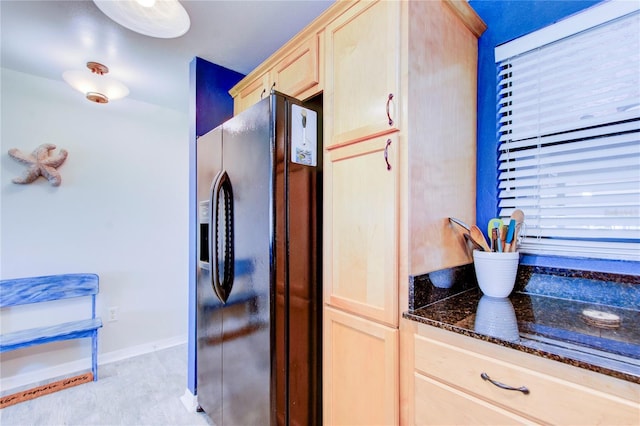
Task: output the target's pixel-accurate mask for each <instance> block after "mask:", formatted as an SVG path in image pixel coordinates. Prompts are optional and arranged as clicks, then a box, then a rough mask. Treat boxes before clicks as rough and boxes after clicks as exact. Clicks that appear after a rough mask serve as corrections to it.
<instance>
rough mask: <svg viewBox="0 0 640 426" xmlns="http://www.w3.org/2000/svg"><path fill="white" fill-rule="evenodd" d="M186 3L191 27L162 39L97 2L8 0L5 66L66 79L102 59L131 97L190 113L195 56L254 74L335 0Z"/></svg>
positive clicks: (2, 25)
mask: <svg viewBox="0 0 640 426" xmlns="http://www.w3.org/2000/svg"><path fill="white" fill-rule="evenodd" d="M181 3H182V5H183V6H184V7H185V9H186V10H187V12H188V13H189V16H190V18H191V28H190V29H189V31H188V32H187V33H186V34H185V35H183V36H181V37H178V38H175V39H157V38H152V37H147V36H144V35H141V34H138V33H135V32H133V31H131V30H128V29H126V28H124V27H122V26H120V25H119V24H117V23H115V22H114V21H112V20H111V19H109V18H108V17H107V16H106V15H104V14H103V13H102V12H101V11H100V9H98V7H97V6H96V5H95V4H94V3H93V1H91V0H76V1H62V0H42V1H24V0H0V39H1V51H0V52H1V58H0V59H1V62H0V65H1V66H2V67H3V68H7V69H11V70H15V71H19V72H23V73H28V74H32V75H35V76H39V77H44V78H47V79H52V80H57V81H63V80H62V73H63V72H64V71H66V70H71V69H84V68H85V64H86V62H88V61H97V62H101V63H104V64H105V65H107V66H108V67H109V69H110V73H109V75H110V76H111V77H113V78H116V79H118V80H120V81H122V82H123V83H124V84H125V85H127V86H128V87H129V89H130V91H131V92H130V95H129V97H130V98H131V99H135V100H139V101H143V102H148V103H152V104H156V105H160V106H163V107H167V108H172V109H177V110H180V111H184V112H186V111H188V107H189V104H188V103H189V63H190V62H191V60H192V59H193V58H194V57H196V56H198V57H200V58H203V59H206V60H207V61H210V62H213V63H215V64H218V65H221V66H224V67H226V68H229V69H232V70H234V71H238V72H240V73H243V74H247V73H249V72H250V71H251V70H252V69H254V68H255V67H256V66H257V65H259V64H260V63H261V62H262V61H263V60H265V59H266V58H268V57H269V56H270V55H271V54H272V53H273V52H275V51H276V50H277V49H278V48H279V47H280V46H282V45H283V44H284V43H285V42H286V41H287V40H289V39H290V38H291V37H292V36H293V35H295V34H296V33H298V32H299V31H300V30H301V29H302V28H304V27H305V26H306V25H307V24H308V23H310V22H311V21H312V20H313V19H315V18H316V17H317V16H318V15H320V14H321V13H322V12H323V11H324V10H325V9H326V8H327V7H329V6H330V5H331V3H332V0H279V1H276V0H252V1H249V0H236V1H217V0H181ZM69 90H72V89H71V88H69ZM78 96H82V95H81V94H80V93H79V94H78ZM116 102H117V101H114V102H113V104H115V103H116Z"/></svg>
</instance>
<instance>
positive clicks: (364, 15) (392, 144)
mask: <svg viewBox="0 0 640 426" xmlns="http://www.w3.org/2000/svg"><path fill="white" fill-rule="evenodd" d="M484 29H485V26H484V23H483V22H482V21H481V20H480V19H479V18H478V16H477V15H476V14H475V12H474V11H473V10H472V9H471V7H470V6H469V5H468V3H467V2H466V1H464V0H434V1H386V0H380V1H343V0H338V1H337V2H336V3H335V4H333V5H332V6H331V7H330V8H329V9H327V11H326V12H325V13H323V14H322V15H321V16H320V17H319V18H318V19H316V20H315V21H314V22H312V23H311V24H310V25H309V26H308V27H307V28H305V29H304V30H303V31H301V33H300V34H298V35H297V36H296V37H294V38H293V39H292V40H291V41H290V42H289V43H287V44H286V45H285V46H283V48H281V49H280V50H278V52H276V53H275V54H274V55H273V56H272V57H270V58H269V59H267V60H266V61H265V62H264V63H263V64H261V65H260V66H259V67H257V68H256V70H255V71H254V72H252V73H251V74H249V75H248V76H247V77H246V78H245V79H244V80H243V81H241V82H240V83H239V84H238V85H237V86H236V87H234V88H233V89H232V90H231V91H230V93H231V94H232V96H234V100H235V111H236V113H237V112H239V111H241V110H243V109H245V108H247V107H248V106H249V105H250V104H252V103H253V102H255V101H257V100H259V98H260V94H261V93H262V91H263V90H267V89H268V88H270V87H271V86H273V82H276V80H278V83H277V84H276V86H275V88H276V90H285V93H289V94H292V95H294V96H298V97H300V98H302V99H304V98H305V97H308V96H313V95H315V94H317V93H319V92H320V91H323V120H324V164H323V167H324V171H323V186H324V194H323V232H324V234H323V288H324V311H323V315H324V319H323V350H324V354H323V421H324V423H325V424H331V425H341V424H342V425H346V424H349V425H355V424H368V425H369V424H385V425H392V424H398V423H403V424H405V423H406V424H409V423H412V422H413V419H414V407H413V406H414V401H415V397H414V379H413V374H414V359H413V332H414V330H415V326H413V325H411V324H407V323H406V322H405V321H406V320H402V319H401V316H402V312H403V311H405V310H407V309H408V277H409V275H410V274H422V273H425V272H429V271H433V270H437V269H442V268H446V267H451V266H456V265H461V264H465V263H469V262H470V261H471V259H470V258H469V257H468V253H467V250H466V249H465V247H463V246H462V245H461V244H462V243H461V242H460V238H459V235H458V234H456V233H455V231H454V230H453V229H452V228H451V227H450V225H449V223H448V220H447V218H448V217H449V216H456V217H458V218H460V219H463V220H466V221H470V222H475V170H476V93H477V87H476V75H477V37H479V35H480V34H481V33H482V32H483V31H484ZM314 46H315V47H314ZM296 52H300V53H296ZM316 55H317V56H316ZM316 57H317V58H318V61H317V67H318V68H317V69H316V68H315V65H314V64H315V63H316V62H314V61H313V58H316ZM284 65H286V67H285V66H284ZM280 68H282V69H283V70H285V69H289V70H297V71H295V72H286V73H285V72H281V73H280V74H281V76H280V78H279V79H278V78H276V77H274V76H276V74H277V72H278V70H279V69H280ZM285 77H286V78H285ZM298 82H300V84H299V83H298ZM302 82H305V83H304V84H302ZM288 87H290V88H291V89H286V88H288ZM289 90H290V92H289ZM418 391H420V389H418Z"/></svg>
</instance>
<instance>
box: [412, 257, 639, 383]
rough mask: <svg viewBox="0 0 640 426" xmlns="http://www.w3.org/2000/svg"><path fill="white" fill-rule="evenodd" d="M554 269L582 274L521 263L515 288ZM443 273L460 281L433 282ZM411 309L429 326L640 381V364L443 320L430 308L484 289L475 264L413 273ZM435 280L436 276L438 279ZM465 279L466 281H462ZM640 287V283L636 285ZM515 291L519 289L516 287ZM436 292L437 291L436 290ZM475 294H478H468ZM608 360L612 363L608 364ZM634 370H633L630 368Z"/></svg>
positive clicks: (561, 273)
mask: <svg viewBox="0 0 640 426" xmlns="http://www.w3.org/2000/svg"><path fill="white" fill-rule="evenodd" d="M539 272H542V273H550V274H556V275H559V276H565V277H566V276H570V277H575V276H579V275H580V274H576V271H566V272H564V271H559V270H557V269H553V270H551V269H547V270H545V268H540V267H527V266H525V267H522V266H521V267H520V268H519V271H518V279H517V281H516V289H515V290H523V288H524V284H523V281H524V280H525V279H528V278H529V277H531V275H532V273H539ZM439 273H445V275H447V276H448V277H449V278H450V279H451V280H453V281H454V282H456V285H454V286H451V288H450V289H449V290H448V291H447V290H444V291H443V290H442V289H441V288H436V286H435V285H433V284H432V283H431V279H430V278H434V277H435V278H438V274H439ZM585 276H587V277H588V278H593V277H594V275H593V274H592V273H588V272H587V274H586V275H585ZM596 277H597V279H611V280H613V281H618V280H620V278H619V277H618V276H615V277H611V276H607V275H605V276H603V275H597V276H596ZM625 279H626V280H627V281H630V282H631V283H632V284H638V282H639V280H640V277H637V276H631V277H626V278H625V277H623V278H622V281H625ZM409 281H410V282H409V310H408V311H406V312H404V313H403V314H402V317H403V318H405V319H408V320H412V321H416V322H419V323H422V324H425V325H428V326H432V327H437V328H440V329H443V330H447V331H450V332H453V333H457V334H461V335H464V336H467V337H471V338H475V339H479V340H482V341H486V342H489V343H493V344H497V345H500V346H503V347H506V348H511V349H514V350H518V351H521V352H525V353H528V354H531V355H535V356H540V357H542V358H546V359H550V360H554V361H558V362H561V363H564V364H568V365H571V366H574V367H579V368H583V369H586V370H589V371H593V372H596V373H600V374H604V375H607V376H610V377H614V378H617V379H621V380H624V381H628V382H632V383H636V384H640V367H636V366H633V365H629V364H626V363H624V362H618V361H615V360H613V361H612V360H609V359H607V360H604V359H602V358H600V357H598V356H597V355H591V354H585V353H581V352H578V351H573V350H571V349H567V348H559V347H552V346H551V345H545V344H532V345H530V346H529V345H527V344H523V343H522V342H518V341H513V342H511V341H507V340H503V339H500V338H498V337H493V336H490V335H486V334H481V333H478V332H475V331H474V330H472V329H470V328H465V327H461V326H458V325H455V324H454V323H452V322H451V321H449V322H444V321H446V319H445V320H439V319H438V318H437V315H430V314H429V312H428V311H427V309H426V308H429V307H431V306H434V305H436V304H438V303H440V302H443V301H445V300H446V299H451V298H454V297H467V296H466V295H464V293H469V294H475V293H480V294H481V292H480V291H479V289H478V287H477V281H476V280H475V273H474V272H473V264H470V265H463V266H461V267H454V268H449V269H447V270H442V271H435V275H434V274H433V273H430V274H423V275H419V276H411V277H410V278H409ZM434 281H435V280H434ZM425 282H426V283H429V286H430V287H431V288H433V290H427V291H424V285H423V284H424V283H425ZM460 283H462V285H460ZM634 287H637V288H638V289H640V286H634ZM514 292H515V291H514ZM434 293H435V294H434ZM468 297H474V296H468ZM532 346H546V348H538V347H532ZM606 364H608V366H607V365H606ZM629 370H631V371H629Z"/></svg>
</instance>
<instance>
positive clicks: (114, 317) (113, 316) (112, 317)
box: [107, 306, 118, 322]
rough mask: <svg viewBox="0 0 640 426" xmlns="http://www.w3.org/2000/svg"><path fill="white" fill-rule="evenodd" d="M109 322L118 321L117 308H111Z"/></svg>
mask: <svg viewBox="0 0 640 426" xmlns="http://www.w3.org/2000/svg"><path fill="white" fill-rule="evenodd" d="M107 321H109V322H115V321H118V307H117V306H111V307H110V308H109V319H108V320H107Z"/></svg>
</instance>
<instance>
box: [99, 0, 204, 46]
mask: <svg viewBox="0 0 640 426" xmlns="http://www.w3.org/2000/svg"><path fill="white" fill-rule="evenodd" d="M93 2H94V3H95V4H96V6H98V8H99V9H100V10H101V11H102V12H103V13H104V14H105V15H107V16H108V17H109V18H111V19H113V20H114V21H116V22H117V23H118V24H120V25H122V26H123V27H125V28H128V29H130V30H132V31H135V32H137V33H140V34H144V35H147V36H150V37H157V38H175V37H180V36H181V35H183V34H184V33H186V32H187V31H189V27H190V26H191V20H190V19H189V14H188V13H187V11H186V10H185V9H184V7H183V6H182V5H181V4H180V2H178V0H115V1H114V0H93Z"/></svg>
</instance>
